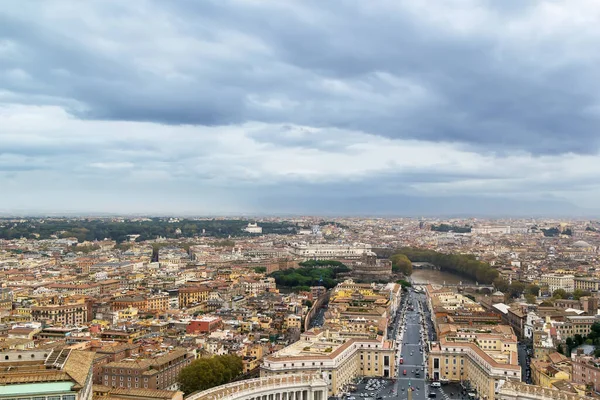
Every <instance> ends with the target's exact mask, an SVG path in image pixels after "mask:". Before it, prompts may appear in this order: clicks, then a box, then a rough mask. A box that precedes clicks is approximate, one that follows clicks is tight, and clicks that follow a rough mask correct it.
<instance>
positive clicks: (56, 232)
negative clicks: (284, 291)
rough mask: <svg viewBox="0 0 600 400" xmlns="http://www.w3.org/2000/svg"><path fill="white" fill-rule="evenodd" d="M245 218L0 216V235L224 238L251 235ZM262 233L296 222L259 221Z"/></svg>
mask: <svg viewBox="0 0 600 400" xmlns="http://www.w3.org/2000/svg"><path fill="white" fill-rule="evenodd" d="M247 225H248V221H247V220H241V219H228V220H225V219H223V220H222V219H202V220H193V219H183V220H180V221H177V222H172V221H170V220H169V219H168V218H152V219H150V220H144V221H139V220H129V219H126V220H122V221H116V220H112V219H108V218H106V219H102V218H99V219H79V218H60V219H59V218H57V219H40V218H30V219H27V220H25V221H24V222H13V221H10V222H9V221H7V220H2V219H0V239H20V238H22V237H24V238H27V239H36V238H37V239H49V238H51V237H53V236H57V237H60V238H69V237H75V238H77V240H78V241H79V242H83V241H86V240H87V241H94V240H103V239H105V238H108V239H112V240H116V241H117V242H119V243H121V242H124V241H126V240H127V239H128V238H127V235H140V236H139V237H138V238H137V239H136V241H138V242H140V241H143V240H149V239H156V238H157V237H165V238H169V239H174V238H180V237H195V236H201V235H208V236H215V237H221V238H227V237H229V236H231V237H235V236H251V235H252V234H250V233H248V232H245V231H244V230H243V228H244V227H246V226H247ZM260 225H261V227H262V228H263V233H264V234H269V233H280V234H290V233H295V232H296V231H297V226H296V225H295V224H292V223H288V222H261V223H260Z"/></svg>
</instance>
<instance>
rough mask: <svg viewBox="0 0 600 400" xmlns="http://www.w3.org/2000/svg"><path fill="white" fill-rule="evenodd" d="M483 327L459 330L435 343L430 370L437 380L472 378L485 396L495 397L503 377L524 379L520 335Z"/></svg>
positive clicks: (471, 380)
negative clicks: (520, 361)
mask: <svg viewBox="0 0 600 400" xmlns="http://www.w3.org/2000/svg"><path fill="white" fill-rule="evenodd" d="M508 329H510V328H508ZM480 330H481V329H470V330H464V331H458V332H456V333H454V334H453V335H452V336H450V335H447V336H445V337H442V338H441V340H440V341H439V342H433V343H431V345H430V354H429V360H428V372H429V377H430V378H431V379H433V380H434V381H453V382H460V381H469V382H470V383H471V387H474V388H475V389H476V390H477V393H478V394H479V396H480V397H481V398H482V399H493V398H494V394H495V392H496V389H497V387H498V384H499V382H500V381H503V380H504V381H505V380H515V381H520V380H521V367H520V366H519V363H518V353H517V338H516V336H514V334H502V333H494V332H491V331H490V332H485V333H480V332H479V331H480Z"/></svg>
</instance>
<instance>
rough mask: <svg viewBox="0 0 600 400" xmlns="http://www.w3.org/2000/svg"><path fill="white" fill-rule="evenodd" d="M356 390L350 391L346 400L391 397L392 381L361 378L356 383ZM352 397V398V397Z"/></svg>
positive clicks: (372, 399) (374, 399)
mask: <svg viewBox="0 0 600 400" xmlns="http://www.w3.org/2000/svg"><path fill="white" fill-rule="evenodd" d="M356 386H357V390H355V391H353V392H350V396H348V397H346V399H348V400H369V399H370V400H381V399H385V398H389V397H392V388H393V385H392V381H391V380H389V379H380V378H377V379H367V378H365V379H363V380H362V381H361V382H359V383H358V384H357V385H356ZM353 397H354V399H353Z"/></svg>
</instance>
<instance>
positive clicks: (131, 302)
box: [111, 296, 147, 311]
mask: <svg viewBox="0 0 600 400" xmlns="http://www.w3.org/2000/svg"><path fill="white" fill-rule="evenodd" d="M146 304H147V302H146V298H145V297H144V296H122V297H117V298H116V299H114V300H113V301H112V304H111V309H112V310H113V311H120V310H125V309H127V308H131V307H133V308H137V309H139V310H143V309H145V308H146Z"/></svg>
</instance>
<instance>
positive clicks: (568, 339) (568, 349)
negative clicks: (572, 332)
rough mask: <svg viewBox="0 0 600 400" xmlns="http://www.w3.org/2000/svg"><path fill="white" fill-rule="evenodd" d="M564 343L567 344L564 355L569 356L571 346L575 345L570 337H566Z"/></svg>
mask: <svg viewBox="0 0 600 400" xmlns="http://www.w3.org/2000/svg"><path fill="white" fill-rule="evenodd" d="M565 343H566V345H567V354H565V355H566V356H567V357H569V356H570V355H571V350H573V348H574V347H575V343H574V342H573V338H572V337H568V338H567V340H566V341H565Z"/></svg>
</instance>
